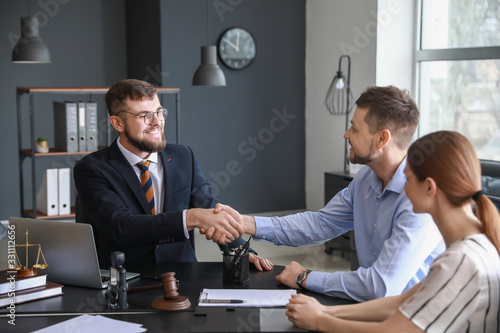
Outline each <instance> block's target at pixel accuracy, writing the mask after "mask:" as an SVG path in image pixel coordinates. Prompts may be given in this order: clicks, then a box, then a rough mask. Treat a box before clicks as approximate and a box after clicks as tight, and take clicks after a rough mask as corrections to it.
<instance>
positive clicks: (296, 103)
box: [128, 0, 305, 212]
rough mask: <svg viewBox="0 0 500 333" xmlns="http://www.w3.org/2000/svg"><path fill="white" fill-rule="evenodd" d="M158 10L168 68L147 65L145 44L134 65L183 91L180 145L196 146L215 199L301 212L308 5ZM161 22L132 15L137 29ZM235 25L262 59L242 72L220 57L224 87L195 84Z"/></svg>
mask: <svg viewBox="0 0 500 333" xmlns="http://www.w3.org/2000/svg"><path fill="white" fill-rule="evenodd" d="M131 2H133V1H131ZM160 4H161V6H160V8H161V15H160V17H159V19H160V22H161V64H158V63H154V62H149V63H144V62H141V61H142V59H143V57H141V56H140V53H141V52H144V49H143V48H140V47H139V48H138V49H137V50H136V52H137V57H135V56H132V54H133V53H129V55H130V56H129V69H130V68H134V72H133V74H134V75H136V76H137V78H145V77H147V78H148V79H149V81H150V82H153V83H156V82H160V81H161V83H162V85H164V86H167V87H179V88H180V89H181V110H182V115H181V132H180V133H181V143H182V144H186V145H189V146H190V147H192V148H193V149H194V151H195V153H196V154H197V156H198V159H199V161H200V163H201V166H202V168H203V171H204V174H205V177H206V178H207V179H208V180H209V181H210V182H211V183H212V185H213V187H214V189H215V191H216V193H217V196H218V198H219V199H220V200H221V201H222V202H225V203H228V204H230V205H233V206H234V207H235V208H237V209H239V210H240V211H242V212H263V211H275V210H288V209H300V208H304V207H305V186H304V174H305V132H304V131H305V125H304V105H305V1H302V0H300V1H299V0H294V1H289V0H272V1H267V0H252V1H208V4H209V6H208V12H207V2H206V1H200V0H161V1H160ZM136 11H137V9H135V10H134V12H136ZM157 18H158V17H157V16H156V13H151V15H150V16H149V17H147V16H146V17H144V16H143V17H141V18H138V17H135V21H134V25H141V20H142V24H145V25H146V24H147V25H150V24H153V25H155V23H154V22H155V20H156V19H157ZM207 20H208V21H207ZM129 23H130V22H129ZM207 23H208V36H207ZM234 26H238V27H243V28H246V29H247V30H249V31H250V32H251V33H252V35H253V36H254V38H255V40H256V44H257V56H256V58H255V60H254V61H253V62H252V64H251V65H250V66H249V67H247V68H245V69H243V70H239V71H235V70H231V69H229V68H227V67H224V65H222V63H221V62H220V61H219V65H220V66H221V68H222V70H223V71H224V73H225V76H226V81H227V86H226V87H194V86H192V85H191V81H192V77H193V74H194V72H195V70H196V68H197V67H198V66H199V64H200V47H201V46H202V45H207V43H208V44H210V45H216V44H217V42H218V39H219V37H220V35H221V34H222V33H223V32H224V31H225V30H226V29H228V28H230V27H234ZM143 38H151V40H152V41H153V42H154V40H155V36H154V33H152V34H151V35H150V37H146V36H143ZM207 38H208V41H207ZM128 45H129V46H130V45H132V43H131V42H130V41H129V43H128ZM136 59H139V61H135V60H136ZM130 63H133V64H134V65H135V66H133V67H132V66H131V65H130ZM141 69H142V72H140V70H141ZM151 69H154V70H155V71H154V73H155V75H151ZM137 70H139V72H138V71H137ZM169 117H170V116H169ZM170 121H171V122H173V119H170ZM170 129H172V130H175V129H174V128H167V131H169V130H170ZM171 137H173V136H171Z"/></svg>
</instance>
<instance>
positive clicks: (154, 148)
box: [125, 126, 167, 153]
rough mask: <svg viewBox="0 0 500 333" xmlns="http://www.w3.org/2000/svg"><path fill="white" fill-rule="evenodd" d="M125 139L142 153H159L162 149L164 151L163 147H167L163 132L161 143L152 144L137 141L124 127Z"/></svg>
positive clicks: (145, 141) (126, 127)
mask: <svg viewBox="0 0 500 333" xmlns="http://www.w3.org/2000/svg"><path fill="white" fill-rule="evenodd" d="M125 137H126V138H127V139H128V141H129V142H130V143H131V144H132V146H134V147H135V148H137V149H139V150H140V151H144V152H147V153H159V152H161V151H162V150H163V149H165V146H166V145H167V140H166V139H165V135H164V133H163V131H162V132H161V142H156V143H153V142H149V141H147V140H139V139H137V138H134V137H133V136H132V134H131V133H130V132H129V130H128V126H125Z"/></svg>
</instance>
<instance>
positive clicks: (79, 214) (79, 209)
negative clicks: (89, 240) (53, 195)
mask: <svg viewBox="0 0 500 333" xmlns="http://www.w3.org/2000/svg"><path fill="white" fill-rule="evenodd" d="M75 222H78V223H87V224H90V225H91V226H92V231H93V232H94V241H95V247H96V250H97V251H99V242H98V241H97V239H98V237H97V228H96V226H95V225H94V224H93V223H92V220H91V219H90V218H89V216H88V215H87V211H86V210H85V206H84V204H83V200H82V198H81V196H80V195H79V194H78V193H77V194H76V199H75Z"/></svg>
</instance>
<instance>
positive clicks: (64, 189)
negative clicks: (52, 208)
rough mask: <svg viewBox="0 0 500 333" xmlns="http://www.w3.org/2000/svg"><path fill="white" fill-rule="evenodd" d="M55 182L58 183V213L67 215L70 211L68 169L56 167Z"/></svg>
mask: <svg viewBox="0 0 500 333" xmlns="http://www.w3.org/2000/svg"><path fill="white" fill-rule="evenodd" d="M57 181H58V182H57V184H58V200H57V202H58V207H59V214H58V215H69V214H70V213H71V192H70V191H71V187H70V186H71V185H70V169H69V168H60V169H57Z"/></svg>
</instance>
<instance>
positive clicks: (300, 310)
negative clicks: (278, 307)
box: [286, 294, 328, 331]
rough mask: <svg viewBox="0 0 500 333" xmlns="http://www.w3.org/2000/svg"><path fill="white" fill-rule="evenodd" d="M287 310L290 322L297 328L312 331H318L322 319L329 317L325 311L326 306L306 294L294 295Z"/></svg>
mask: <svg viewBox="0 0 500 333" xmlns="http://www.w3.org/2000/svg"><path fill="white" fill-rule="evenodd" d="M286 308H287V311H286V315H287V316H288V320H290V321H291V322H292V323H293V324H294V325H295V326H297V327H301V328H305V329H307V330H310V331H318V330H319V326H318V324H319V322H320V321H321V318H322V317H324V316H328V315H327V314H326V312H325V311H324V308H325V306H324V305H322V304H320V303H319V302H318V301H317V300H316V299H315V298H313V297H310V296H306V295H304V294H298V295H292V298H290V303H288V304H287V305H286Z"/></svg>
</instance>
